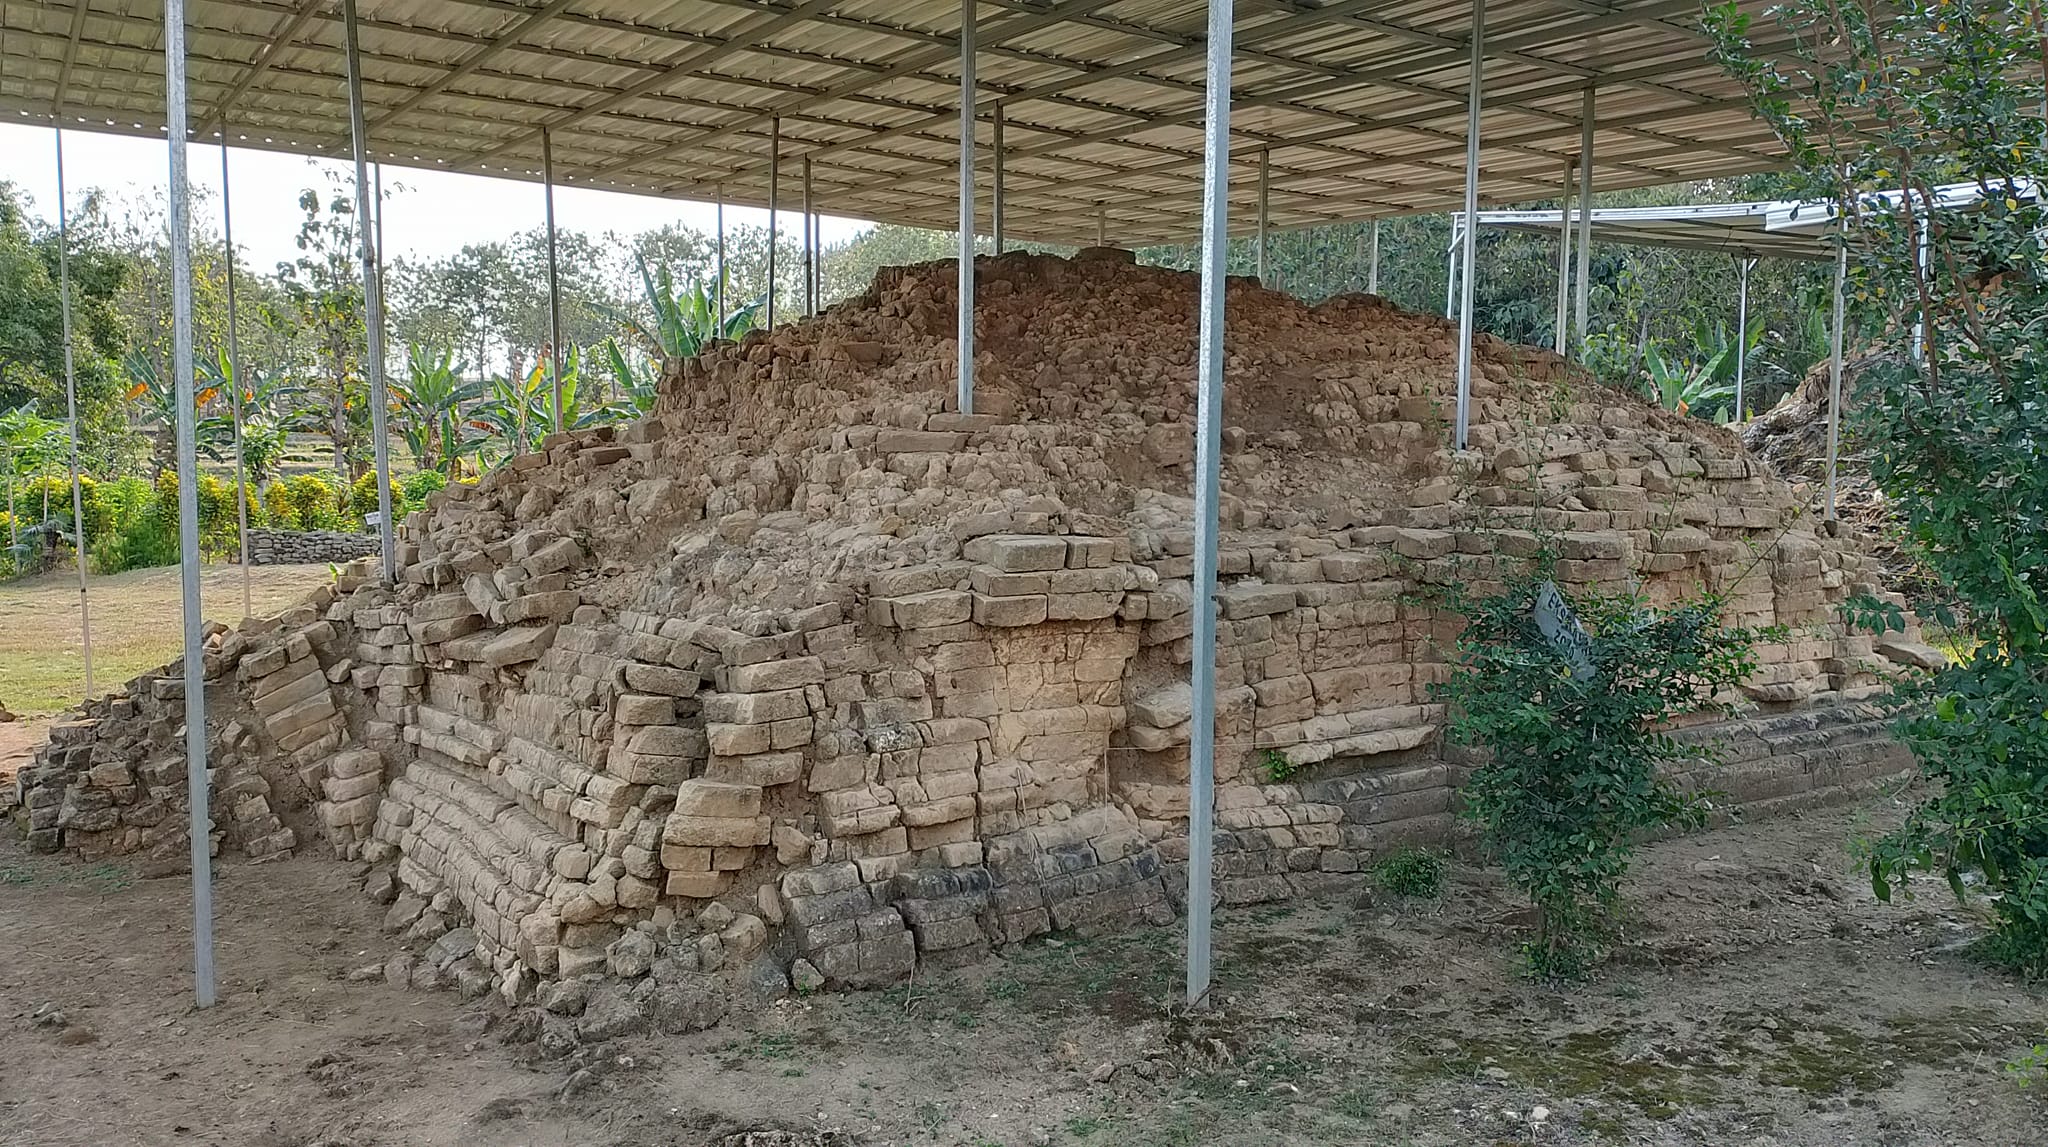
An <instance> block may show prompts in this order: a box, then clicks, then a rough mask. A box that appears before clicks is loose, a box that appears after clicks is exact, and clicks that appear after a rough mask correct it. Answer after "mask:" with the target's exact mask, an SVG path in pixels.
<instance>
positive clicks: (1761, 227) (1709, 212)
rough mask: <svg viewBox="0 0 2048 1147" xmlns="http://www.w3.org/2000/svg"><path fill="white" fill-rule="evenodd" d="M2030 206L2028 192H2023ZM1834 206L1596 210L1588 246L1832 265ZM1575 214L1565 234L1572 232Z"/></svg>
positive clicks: (1522, 225)
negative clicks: (1592, 241)
mask: <svg viewBox="0 0 2048 1147" xmlns="http://www.w3.org/2000/svg"><path fill="white" fill-rule="evenodd" d="M2022 194H2023V195H2024V196H2025V197H2029V198H2031V197H2032V196H2033V195H2034V194H2036V192H2035V191H2034V190H2033V189H2032V185H2028V188H2027V189H2026V190H2025V191H2023V192H2022ZM1933 195H1934V205H1935V206H1936V207H1937V208H1940V209H1942V210H1953V209H1956V208H1961V207H1968V206H1970V205H1971V204H1974V203H1976V202H1978V201H1979V200H1981V199H1982V198H1983V197H1984V191H1983V189H1982V188H1980V187H1978V186H1977V185H1976V184H1974V183H1950V184H1944V185H1942V186H1940V187H1936V188H1934V189H1933ZM1859 201H1860V202H1861V203H1862V204H1863V209H1864V210H1870V211H1889V210H1893V209H1894V208H1895V207H1896V206H1897V204H1898V202H1899V195H1898V193H1897V192H1895V191H1888V192H1876V193H1872V194H1869V195H1865V196H1861V197H1859ZM1836 214H1837V211H1836V208H1835V205H1834V204H1832V203H1826V202H1822V201H1819V200H1810V199H1809V200H1798V199H1766V200H1759V201H1757V202H1754V203H1685V204H1678V205H1674V206H1669V207H1597V208H1594V210H1593V220H1592V224H1593V238H1595V239H1597V240H1599V241H1600V242H1603V243H1626V244H1630V245H1633V246H1637V247H1680V248H1684V249H1687V250H1694V251H1726V252H1728V253H1729V254H1731V255H1745V256H1747V255H1769V256H1772V257H1775V258H1780V259H1810V260H1816V261H1818V260H1826V259H1833V258H1834V257H1835V250H1836V243H1835V242H1834V240H1833V238H1832V236H1833V234H1834V231H1835V216H1836ZM1561 221H1562V216H1561V214H1560V213H1559V212H1556V211H1482V212H1480V213H1479V225H1480V226H1481V227H1501V228H1506V229H1508V230H1510V231H1534V232H1541V233H1545V234H1550V235H1555V234H1557V229H1558V226H1559V224H1560V222H1561ZM1578 222H1579V219H1578V212H1576V211H1574V212H1573V213H1572V226H1573V227H1574V228H1576V227H1577V226H1578Z"/></svg>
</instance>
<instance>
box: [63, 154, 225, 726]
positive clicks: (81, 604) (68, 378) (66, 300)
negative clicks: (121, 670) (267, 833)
mask: <svg viewBox="0 0 2048 1147" xmlns="http://www.w3.org/2000/svg"><path fill="white" fill-rule="evenodd" d="M231 250H232V248H231ZM57 292H58V294H59V295H61V296H62V297H63V301H62V304H61V306H62V309H63V312H64V410H65V413H66V416H67V417H68V418H69V421H68V422H67V423H66V424H65V427H64V430H65V436H66V437H67V438H68V439H70V445H71V533H72V541H73V542H74V543H75V544H74V545H73V546H72V550H73V552H74V553H76V554H77V556H78V632H79V636H80V638H81V639H82V640H83V642H84V654H85V698H84V699H85V700H88V701H90V700H91V699H92V603H91V602H90V600H89V599H88V597H87V595H86V590H85V566H86V555H85V547H86V540H85V491H84V489H83V487H84V483H83V482H82V481H81V480H80V476H81V475H82V474H83V473H84V471H82V470H81V469H80V468H79V463H78V367H77V364H76V363H75V362H73V361H72V350H71V217H70V214H69V212H68V211H67V210H66V206H65V202H64V127H63V125H62V124H61V123H59V124H58V126H57ZM244 532H245V533H246V531H244ZM247 561H248V558H247V557H246V556H244V558H243V562H244V567H245V568H246V564H247Z"/></svg>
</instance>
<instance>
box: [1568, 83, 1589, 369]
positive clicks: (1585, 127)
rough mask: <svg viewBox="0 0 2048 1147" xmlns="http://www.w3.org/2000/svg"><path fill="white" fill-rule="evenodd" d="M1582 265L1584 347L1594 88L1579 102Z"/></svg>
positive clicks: (1575, 311)
mask: <svg viewBox="0 0 2048 1147" xmlns="http://www.w3.org/2000/svg"><path fill="white" fill-rule="evenodd" d="M1578 260H1579V265H1578V267H1577V268H1576V269H1575V272H1574V273H1575V275H1576V276H1577V279H1578V281H1577V282H1576V283H1575V284H1574V285H1573V287H1572V290H1573V292H1574V293H1573V302H1572V329H1573V330H1574V331H1575V332H1577V334H1578V336H1579V343H1580V345H1584V344H1585V341H1586V336H1587V335H1590V334H1592V333H1593V332H1592V331H1591V330H1589V329H1588V328H1587V318H1586V315H1587V307H1588V304H1589V302H1590V301H1591V299H1592V291H1593V89H1592V88H1587V89H1586V92H1585V95H1583V96H1582V97H1580V100H1579V252H1578Z"/></svg>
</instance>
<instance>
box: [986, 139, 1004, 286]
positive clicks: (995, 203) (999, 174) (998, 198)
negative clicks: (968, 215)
mask: <svg viewBox="0 0 2048 1147" xmlns="http://www.w3.org/2000/svg"><path fill="white" fill-rule="evenodd" d="M993 127H994V132H995V138H993V139H991V140H990V141H989V142H990V144H991V145H993V147H994V149H995V156H994V158H995V164H994V169H993V170H994V174H993V177H992V179H993V182H992V184H991V186H990V188H989V192H990V195H989V212H988V229H989V233H990V234H991V236H993V238H994V240H995V247H996V254H998V255H1000V254H1002V253H1003V105H1001V104H997V105H996V109H995V120H994V121H993Z"/></svg>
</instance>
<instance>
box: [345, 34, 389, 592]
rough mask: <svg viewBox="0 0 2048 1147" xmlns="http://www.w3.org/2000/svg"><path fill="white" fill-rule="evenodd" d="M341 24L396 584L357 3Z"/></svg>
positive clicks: (373, 412) (384, 509) (383, 494)
mask: <svg viewBox="0 0 2048 1147" xmlns="http://www.w3.org/2000/svg"><path fill="white" fill-rule="evenodd" d="M341 26H342V34H343V40H344V42H345V48H346V51H345V53H344V56H345V58H346V61H347V64H348V122H349V134H350V135H351V137H352V138H353V139H354V141H355V157H356V233H357V234H358V235H359V236H361V239H362V255H363V310H364V312H365V313H364V320H363V325H364V327H365V328H367V331H366V333H367V336H368V342H369V357H370V362H369V367H370V438H371V444H372V445H373V446H374V447H375V448H376V455H377V517H378V522H377V545H378V551H379V553H380V554H381V555H382V557H383V570H384V581H385V584H387V585H396V584H397V583H398V546H397V543H396V541H395V539H394V537H393V523H392V521H391V440H390V437H389V435H388V434H387V433H386V430H385V414H386V411H385V407H386V406H387V405H388V402H389V400H388V399H387V398H386V397H385V394H384V288H383V284H382V283H381V282H380V281H379V278H378V274H377V268H378V262H377V241H376V239H375V238H374V237H373V236H372V235H371V232H370V220H371V215H370V172H369V156H368V151H369V129H368V128H367V127H365V126H364V122H363V62H362V58H361V54H360V52H359V50H358V48H357V44H356V0H341Z"/></svg>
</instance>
